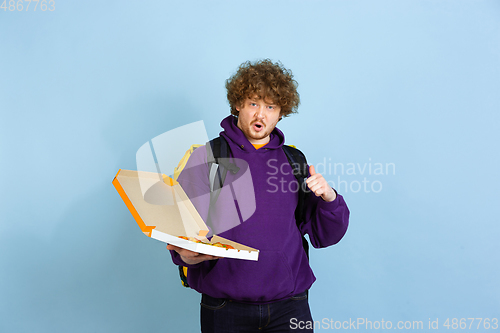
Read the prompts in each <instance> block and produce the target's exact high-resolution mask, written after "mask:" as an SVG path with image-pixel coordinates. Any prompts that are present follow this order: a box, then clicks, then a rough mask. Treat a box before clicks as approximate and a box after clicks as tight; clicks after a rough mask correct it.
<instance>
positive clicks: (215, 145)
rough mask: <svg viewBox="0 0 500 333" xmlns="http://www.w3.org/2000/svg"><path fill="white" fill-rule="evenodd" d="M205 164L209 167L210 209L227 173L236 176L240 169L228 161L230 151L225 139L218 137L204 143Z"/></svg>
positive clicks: (217, 196) (215, 200)
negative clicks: (205, 151) (205, 152)
mask: <svg viewBox="0 0 500 333" xmlns="http://www.w3.org/2000/svg"><path fill="white" fill-rule="evenodd" d="M206 148H207V162H208V165H209V172H210V175H209V181H210V193H211V194H210V207H213V205H215V203H216V202H217V199H218V198H219V194H220V191H221V188H222V186H223V185H224V181H225V180H226V176H227V172H228V171H231V173H233V174H236V173H237V172H238V171H239V170H240V168H239V167H238V166H237V165H236V164H235V163H234V161H229V158H230V157H231V149H230V148H229V145H228V144H227V141H226V139H224V138H223V137H221V136H219V137H217V138H215V139H213V140H210V141H209V142H207V143H206Z"/></svg>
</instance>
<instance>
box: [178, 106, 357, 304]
mask: <svg viewBox="0 0 500 333" xmlns="http://www.w3.org/2000/svg"><path fill="white" fill-rule="evenodd" d="M236 123H237V119H236V118H235V117H233V116H229V117H227V118H225V119H224V120H223V121H222V122H221V126H222V127H223V128H224V131H223V132H221V136H223V137H224V138H225V139H226V140H227V142H228V144H229V146H230V148H231V153H232V156H233V157H234V158H236V159H237V161H238V159H241V160H244V161H246V162H247V163H248V168H249V170H250V173H251V178H252V184H251V185H253V190H254V193H255V207H256V209H255V212H253V214H252V215H251V216H250V217H249V218H248V219H246V220H245V221H244V222H242V223H241V216H242V214H240V215H239V216H240V220H239V221H237V222H236V223H233V224H234V225H235V227H233V228H230V229H229V228H223V229H222V230H226V229H229V230H226V231H223V232H222V233H218V232H217V230H214V231H215V233H217V234H218V235H219V236H221V237H224V238H227V239H230V240H233V241H235V242H238V243H241V244H243V245H247V246H250V247H253V248H256V249H259V250H260V253H259V260H258V261H250V260H241V259H229V258H223V259H218V260H211V261H206V262H202V263H199V264H196V265H187V264H185V263H184V262H183V261H182V260H181V258H180V256H179V255H178V254H177V253H176V252H175V251H171V253H172V259H173V262H174V263H175V264H177V265H183V266H187V267H189V271H188V283H189V285H190V287H191V288H193V289H195V290H197V291H198V292H200V293H205V294H208V295H210V296H212V297H216V298H228V299H232V300H235V301H240V302H246V303H255V304H264V303H269V302H273V301H278V300H282V299H285V298H289V297H291V296H293V295H296V294H300V293H302V292H304V291H305V290H307V289H309V288H310V287H311V285H312V284H313V282H314V281H315V279H316V278H315V277H314V274H313V272H312V270H311V268H310V266H309V260H308V259H307V256H306V253H305V251H304V249H303V247H302V239H301V236H302V235H303V234H308V235H309V239H310V242H311V244H312V245H313V246H314V247H315V248H320V247H326V246H330V245H333V244H336V243H337V242H339V241H340V240H341V239H342V237H343V236H344V234H345V232H346V231H347V226H348V221H349V210H348V208H347V206H346V204H345V202H344V199H343V198H342V196H341V195H337V198H336V199H335V200H334V201H332V202H325V201H323V200H322V199H321V198H318V197H316V196H314V195H309V196H308V202H307V203H306V205H305V207H306V221H305V222H304V223H303V224H301V225H300V230H299V228H297V224H296V222H295V216H294V213H295V208H296V207H297V200H298V193H297V188H298V183H297V180H296V178H295V177H294V176H293V174H292V168H291V166H290V164H289V162H288V160H287V158H286V155H285V153H284V152H283V150H282V149H281V147H282V146H283V144H284V141H285V138H284V135H283V133H282V132H281V131H280V130H279V129H277V128H275V129H274V130H273V132H272V133H271V135H270V141H269V143H268V144H267V145H265V146H264V147H262V148H260V149H258V150H256V149H255V148H254V147H253V146H252V144H251V143H250V142H249V141H248V140H247V138H246V137H245V135H244V134H243V132H242V131H241V130H240V129H239V128H238V127H237V126H236ZM206 160H207V154H206V149H205V147H204V146H203V147H201V148H199V149H197V150H195V151H194V152H193V154H192V155H191V157H190V159H189V161H188V163H187V165H186V167H185V169H184V171H183V172H182V173H181V175H180V176H179V179H178V181H179V183H180V184H181V186H182V187H183V189H184V191H185V192H186V193H187V194H188V196H189V197H190V198H191V200H192V202H193V204H194V205H195V207H196V208H197V210H198V212H199V213H200V215H201V216H202V217H203V218H204V220H205V221H206V217H207V213H208V202H207V201H208V200H207V198H208V197H209V194H208V195H207V193H209V180H208V174H209V170H208V165H207V164H206ZM240 166H241V164H240ZM244 168H246V166H245V167H244ZM237 177H238V175H236V176H235V175H232V174H231V173H228V174H227V178H226V181H225V184H228V183H231V182H233V181H235V180H236V179H237ZM249 187H251V186H249ZM236 191H238V190H236ZM248 192H249V191H247V197H248ZM250 192H251V190H250ZM233 194H234V192H233ZM236 196H237V198H238V204H239V205H240V206H242V205H244V202H246V201H248V202H251V201H252V200H253V198H251V199H248V200H246V199H243V200H242V199H241V198H242V197H243V198H244V195H243V196H242V195H239V196H238V194H237V195H236ZM227 200H231V201H232V199H230V198H225V197H224V195H223V194H222V193H221V195H220V196H219V198H218V199H217V203H216V208H218V209H212V210H211V211H210V212H211V218H212V220H214V224H216V223H217V221H215V220H219V219H220V220H228V219H227V218H224V217H222V218H221V216H223V215H224V213H221V211H222V212H224V209H223V208H221V206H223V205H224V202H226V203H227V202H228V201H227ZM240 209H241V210H242V211H243V210H244V209H245V208H244V207H240ZM212 211H218V212H217V213H214V214H216V215H217V216H214V214H212ZM215 228H216V229H217V226H216V227H215ZM212 229H213V227H212Z"/></svg>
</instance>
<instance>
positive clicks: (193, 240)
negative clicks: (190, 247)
mask: <svg viewBox="0 0 500 333" xmlns="http://www.w3.org/2000/svg"><path fill="white" fill-rule="evenodd" d="M177 237H179V238H182V239H185V240H188V241H191V242H195V243H200V244H205V245H212V246H215V247H222V248H225V249H233V250H234V247H232V246H231V245H229V244H222V243H221V242H217V243H206V242H202V241H201V240H199V239H196V238H194V237H186V236H177Z"/></svg>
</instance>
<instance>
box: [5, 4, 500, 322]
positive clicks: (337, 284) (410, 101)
mask: <svg viewBox="0 0 500 333" xmlns="http://www.w3.org/2000/svg"><path fill="white" fill-rule="evenodd" d="M25 6H26V3H25ZM33 6H34V3H32V4H31V7H30V9H29V10H28V11H25V9H24V11H22V12H18V11H17V10H16V11H9V10H7V11H4V10H0V112H1V117H0V153H1V155H0V158H1V162H0V172H1V177H0V188H1V192H0V219H1V223H0V331H1V332H197V331H199V324H198V316H199V296H198V295H197V293H196V292H194V291H192V290H187V289H184V288H183V287H181V286H180V283H179V280H178V276H177V269H176V267H174V265H173V264H172V263H171V262H170V256H169V253H168V251H167V250H166V249H165V244H163V243H161V242H158V241H155V240H151V239H148V238H147V237H145V236H144V235H143V234H142V233H141V232H140V230H139V228H138V227H137V224H136V223H135V221H134V220H133V218H132V216H131V214H130V213H129V212H128V210H127V209H126V207H125V205H124V204H123V202H122V200H121V199H120V197H119V196H118V194H117V193H116V190H115V189H114V187H113V186H112V184H111V181H112V180H113V177H114V175H115V174H116V172H117V171H118V169H120V168H123V169H134V168H135V153H136V151H137V149H138V148H139V147H140V146H141V145H142V144H143V143H145V142H147V141H148V140H150V139H151V138H153V137H155V136H157V135H160V134H162V133H164V132H166V131H168V130H171V129H174V128H176V127H178V126H181V125H185V124H188V123H191V122H194V121H197V120H204V122H205V125H206V127H207V131H208V135H209V137H213V136H216V135H217V134H218V132H219V128H220V127H219V122H220V120H221V119H222V118H223V117H225V116H226V115H227V114H228V113H229V108H228V105H227V102H226V98H225V89H224V81H225V79H227V78H228V77H229V76H230V75H231V74H232V73H233V72H234V71H235V69H236V68H237V66H238V65H239V64H240V63H242V62H243V61H246V60H255V59H260V58H271V59H272V60H280V61H281V62H282V63H283V64H284V65H285V66H286V67H288V68H291V69H292V71H293V73H294V74H295V78H296V79H297V81H298V82H299V92H300V94H301V100H302V104H301V107H300V109H299V112H300V113H299V114H298V115H293V116H292V117H290V118H287V119H285V120H283V121H281V122H280V124H279V127H280V128H281V129H282V130H283V131H284V132H285V134H286V135H287V143H289V144H295V145H297V146H298V147H299V148H300V149H301V150H303V151H304V152H305V153H306V155H307V156H308V160H309V162H310V163H312V164H318V163H321V162H324V161H326V162H330V163H332V164H333V163H340V164H342V165H344V166H345V167H346V168H347V166H348V163H354V164H356V163H359V164H360V167H361V168H363V165H364V164H365V163H366V164H367V166H369V164H370V163H371V164H372V167H373V168H375V163H382V164H383V165H384V166H385V165H386V164H387V163H393V164H394V165H395V169H394V170H395V171H394V172H392V169H391V170H390V171H391V172H389V173H385V174H383V175H375V174H374V173H373V172H372V173H371V174H368V169H365V172H364V174H361V171H360V170H359V169H357V170H356V172H355V174H350V175H348V174H346V173H344V174H341V173H340V171H339V170H337V171H338V172H337V173H335V172H333V171H334V170H332V172H326V173H325V177H326V178H327V179H328V180H330V181H333V182H338V181H339V178H338V177H340V180H341V181H345V182H346V183H341V186H340V187H341V188H340V192H341V193H342V194H343V195H344V197H345V199H346V201H347V203H348V205H349V208H350V210H351V224H350V228H349V230H348V232H347V234H346V236H345V238H344V239H343V240H342V241H341V242H340V243H339V244H338V245H336V246H334V247H330V248H327V249H322V250H314V251H312V253H311V263H312V266H313V269H314V271H315V274H316V276H317V278H318V280H317V282H316V283H315V284H314V286H313V288H312V289H311V293H310V298H311V300H310V303H311V307H312V310H313V315H314V318H315V319H316V320H322V319H323V318H327V319H328V320H329V319H333V320H339V321H346V320H347V321H348V320H356V319H357V318H366V319H368V320H371V321H380V320H381V319H384V320H385V321H388V320H390V321H391V322H392V324H393V326H395V325H396V324H397V322H398V321H403V322H404V321H423V323H424V327H425V328H427V326H428V321H429V318H430V319H431V320H436V318H439V330H438V331H443V332H444V331H447V330H446V329H445V328H444V327H443V323H444V321H445V319H446V318H468V317H475V318H494V317H496V318H499V317H500V311H499V310H500V286H499V284H498V276H499V273H500V269H499V267H500V265H499V264H500V260H499V257H500V256H499V254H500V251H499V250H500V245H499V242H498V239H499V238H500V226H499V224H498V222H499V218H498V216H499V213H500V211H499V207H500V205H499V198H500V195H499V185H500V177H499V172H498V168H499V165H500V159H499V154H498V142H499V141H500V135H499V125H500V122H499V121H500V116H499V111H500V2H499V1H430V0H428V1H361V0H360V1H316V0H313V1H304V0H301V1H252V2H247V1H228V0H226V1H182V2H181V1H148V2H146V3H142V2H137V1H134V2H124V1H107V2H102V1H79V2H72V3H68V2H63V1H56V2H55V8H56V9H55V11H53V12H49V11H45V12H43V11H41V9H40V7H39V8H38V9H37V11H36V12H35V11H33V10H32V9H33ZM340 164H339V165H340ZM372 171H373V170H372ZM365 178H366V179H365ZM362 181H369V182H370V183H368V184H372V183H374V182H380V184H381V185H382V187H381V190H380V191H378V190H379V188H378V187H377V186H378V184H379V183H376V186H375V190H377V191H378V193H374V192H373V191H372V190H371V188H368V190H369V191H370V192H366V191H365V190H364V189H361V190H358V191H356V190H357V189H358V185H357V184H358V183H359V184H361V185H362ZM345 184H347V185H345ZM351 186H352V187H351ZM343 187H346V188H345V189H344V188H343ZM450 323H451V322H450ZM475 326H476V323H475V324H474V325H473V327H472V329H471V330H470V331H471V332H474V331H477V332H479V331H485V329H484V328H483V329H482V328H481V327H480V328H479V330H477V329H475ZM367 331H376V330H375V329H372V330H370V329H368V330H367ZM462 331H463V330H462ZM489 331H492V330H491V329H490V330H489Z"/></svg>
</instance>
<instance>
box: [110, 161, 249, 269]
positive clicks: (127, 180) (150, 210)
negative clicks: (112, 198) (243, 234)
mask: <svg viewBox="0 0 500 333" xmlns="http://www.w3.org/2000/svg"><path fill="white" fill-rule="evenodd" d="M113 185H114V186H115V188H116V190H117V191H118V193H119V194H120V196H121V198H122V199H123V201H124V202H125V204H126V205H127V207H128V209H129V210H130V212H131V213H132V216H133V217H134V219H135V220H136V222H137V224H138V225H139V227H140V228H141V230H142V232H143V233H144V234H145V235H146V236H148V237H151V238H154V239H157V240H160V241H162V242H165V243H168V244H172V245H176V246H179V247H182V248H184V249H188V250H191V251H194V252H199V253H204V254H210V255H214V256H218V257H225V258H235V259H246V260H258V258H259V250H257V249H254V248H251V247H248V246H245V245H242V244H239V243H236V242H233V241H231V240H229V239H225V238H222V237H219V236H217V235H214V236H213V237H212V238H211V239H210V240H208V239H207V238H205V236H206V235H207V234H208V227H207V226H206V224H205V222H204V221H203V219H202V218H201V216H200V215H199V214H198V212H197V211H196V208H195V207H194V206H193V204H192V203H191V201H190V200H189V199H188V197H187V195H186V193H185V192H184V190H183V189H182V187H181V186H180V185H179V183H177V182H176V181H175V180H173V179H172V178H170V177H168V176H165V175H159V174H158V173H155V172H144V171H133V170H119V171H118V173H117V174H116V176H115V178H114V179H113ZM180 237H185V238H188V239H184V238H180ZM216 243H221V244H223V245H220V244H217V246H214V244H216ZM220 246H225V247H220ZM231 247H232V248H231Z"/></svg>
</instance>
